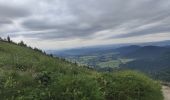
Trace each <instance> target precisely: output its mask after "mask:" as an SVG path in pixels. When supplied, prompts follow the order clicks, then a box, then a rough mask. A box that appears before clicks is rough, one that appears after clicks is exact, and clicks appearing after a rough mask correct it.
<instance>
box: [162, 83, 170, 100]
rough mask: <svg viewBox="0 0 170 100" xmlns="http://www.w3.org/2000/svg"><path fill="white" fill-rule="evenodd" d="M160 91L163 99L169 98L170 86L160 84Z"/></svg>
mask: <svg viewBox="0 0 170 100" xmlns="http://www.w3.org/2000/svg"><path fill="white" fill-rule="evenodd" d="M162 91H163V95H164V100H170V87H168V86H162Z"/></svg>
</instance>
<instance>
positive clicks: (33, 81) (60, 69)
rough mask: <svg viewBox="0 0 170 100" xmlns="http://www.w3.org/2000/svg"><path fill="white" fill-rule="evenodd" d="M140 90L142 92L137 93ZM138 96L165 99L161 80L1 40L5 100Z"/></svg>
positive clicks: (125, 99)
mask: <svg viewBox="0 0 170 100" xmlns="http://www.w3.org/2000/svg"><path fill="white" fill-rule="evenodd" d="M129 76H130V77H129ZM129 78H130V79H129ZM138 90H139V91H140V92H141V91H142V94H139V95H136V91H137V92H138ZM117 92H118V93H117ZM138 97H139V98H140V99H141V100H162V95H161V91H160V86H159V83H157V82H155V81H153V80H151V79H149V78H148V77H146V76H145V75H142V74H140V73H135V72H129V71H128V72H119V73H114V74H113V73H99V72H96V71H94V70H92V69H90V68H85V67H84V66H78V65H77V63H70V62H68V61H65V59H59V58H54V57H51V56H48V55H45V54H44V53H42V52H40V51H38V50H33V49H31V48H28V47H26V46H23V45H21V46H18V45H16V44H13V43H8V42H2V41H0V99H1V100H111V99H112V100H135V98H138ZM117 98H120V99H117ZM137 100H139V99H137Z"/></svg>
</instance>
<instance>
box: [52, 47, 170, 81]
mask: <svg viewBox="0 0 170 100" xmlns="http://www.w3.org/2000/svg"><path fill="white" fill-rule="evenodd" d="M53 54H54V55H56V56H60V57H63V58H66V59H67V60H68V61H71V62H76V63H78V64H80V65H88V66H89V67H91V68H94V69H96V70H98V71H113V70H115V69H118V70H119V69H120V70H122V69H132V70H138V71H142V72H145V73H147V74H149V75H151V76H152V77H153V78H156V79H160V80H164V81H170V62H169V61H170V46H169V45H167V46H151V45H149V46H138V45H130V46H122V47H117V48H114V47H106V48H82V49H72V50H66V51H60V52H53Z"/></svg>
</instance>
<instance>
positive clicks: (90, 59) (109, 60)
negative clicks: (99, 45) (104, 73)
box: [67, 52, 133, 68]
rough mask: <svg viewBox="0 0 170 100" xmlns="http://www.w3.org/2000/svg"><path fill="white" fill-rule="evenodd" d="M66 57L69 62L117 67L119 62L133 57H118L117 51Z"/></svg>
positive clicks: (99, 66)
mask: <svg viewBox="0 0 170 100" xmlns="http://www.w3.org/2000/svg"><path fill="white" fill-rule="evenodd" d="M67 59H68V60H69V61H71V62H77V63H78V64H80V65H88V66H91V67H96V68H108V67H109V68H118V67H119V65H120V64H125V63H127V62H130V61H133V59H127V58H119V57H118V56H117V53H114V52H113V53H103V54H101V53H94V54H89V55H81V56H69V57H67Z"/></svg>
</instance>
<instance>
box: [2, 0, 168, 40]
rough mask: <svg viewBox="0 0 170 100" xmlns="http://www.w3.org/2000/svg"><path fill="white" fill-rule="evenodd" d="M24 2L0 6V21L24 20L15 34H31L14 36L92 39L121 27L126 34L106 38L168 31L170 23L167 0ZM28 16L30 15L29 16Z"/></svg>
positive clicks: (39, 0)
mask: <svg viewBox="0 0 170 100" xmlns="http://www.w3.org/2000/svg"><path fill="white" fill-rule="evenodd" d="M16 1H18V2H21V1H20V0H16ZM28 1H29V5H27V4H25V5H24V6H25V8H23V7H24V6H22V7H17V6H15V5H14V6H8V5H5V6H4V5H0V18H1V17H3V18H5V17H6V18H8V19H10V20H12V21H13V20H15V18H20V17H24V19H23V20H22V22H21V23H20V22H18V24H19V25H20V26H21V29H22V30H20V29H18V31H21V32H22V31H33V33H27V34H24V33H23V34H17V35H22V36H25V37H36V38H39V39H58V38H62V39H66V38H96V37H95V34H96V33H98V32H100V31H104V30H112V31H113V33H114V30H119V29H121V28H123V29H124V30H125V32H126V34H123V35H117V36H114V37H113V36H112V37H110V38H126V37H133V36H140V35H146V34H154V33H161V32H170V30H169V26H168V24H170V22H169V20H170V18H169V16H170V8H169V6H170V1H168V0H85V1H82V0H51V1H49V0H36V1H35V0H28ZM27 8H29V10H28V9H27ZM30 14H33V15H32V16H29V15H30ZM10 20H9V21H7V20H6V21H1V20H0V25H1V24H2V25H3V24H12V21H11V22H10ZM156 22H160V24H158V25H157V26H154V27H145V28H144V29H140V27H142V26H145V25H148V24H153V23H156ZM165 24H166V25H165ZM24 29H25V30H24ZM17 35H16V36H17ZM106 35H107V33H106ZM113 35H114V34H113Z"/></svg>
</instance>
